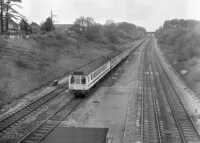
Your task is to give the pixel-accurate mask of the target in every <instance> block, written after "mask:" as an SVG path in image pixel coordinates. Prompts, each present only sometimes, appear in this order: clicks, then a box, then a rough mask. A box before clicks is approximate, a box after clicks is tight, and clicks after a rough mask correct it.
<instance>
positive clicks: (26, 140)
mask: <svg viewBox="0 0 200 143" xmlns="http://www.w3.org/2000/svg"><path fill="white" fill-rule="evenodd" d="M83 100H84V99H80V98H73V99H72V100H71V101H70V102H67V103H65V104H64V105H63V106H62V107H60V108H59V109H58V110H57V112H55V113H54V114H53V115H52V116H50V117H48V118H47V119H46V120H45V121H43V122H42V123H41V124H40V125H38V126H37V127H36V128H35V129H33V130H32V131H31V132H30V133H29V134H27V135H26V136H25V137H23V138H22V139H21V140H20V141H18V142H17V143H39V142H40V141H41V140H42V139H44V138H45V137H46V136H47V135H48V134H49V133H50V132H51V131H52V130H53V129H54V128H56V127H57V125H59V124H60V123H61V121H62V120H63V119H64V118H65V117H66V116H68V115H69V114H70V113H71V112H72V111H74V110H75V109H76V107H77V106H78V105H79V104H80V103H81V102H82V101H83Z"/></svg>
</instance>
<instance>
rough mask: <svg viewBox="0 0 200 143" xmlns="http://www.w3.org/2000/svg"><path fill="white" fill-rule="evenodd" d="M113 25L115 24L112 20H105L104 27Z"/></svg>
mask: <svg viewBox="0 0 200 143" xmlns="http://www.w3.org/2000/svg"><path fill="white" fill-rule="evenodd" d="M114 23H115V22H114V21H113V20H112V19H108V20H106V22H105V25H111V24H114Z"/></svg>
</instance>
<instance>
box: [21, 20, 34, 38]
mask: <svg viewBox="0 0 200 143" xmlns="http://www.w3.org/2000/svg"><path fill="white" fill-rule="evenodd" d="M19 25H20V29H21V30H22V31H23V32H24V33H25V34H26V35H27V34H30V33H32V29H31V27H30V25H29V24H28V22H27V21H26V20H25V19H22V20H21V22H20V24H19Z"/></svg>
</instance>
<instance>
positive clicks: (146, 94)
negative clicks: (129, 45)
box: [140, 43, 162, 143]
mask: <svg viewBox="0 0 200 143" xmlns="http://www.w3.org/2000/svg"><path fill="white" fill-rule="evenodd" d="M148 46H149V43H148V44H147V45H146V48H145V50H144V53H143V54H142V56H143V58H142V59H143V61H142V62H143V67H142V71H143V72H142V94H141V95H142V96H141V122H140V127H141V132H140V133H141V135H140V140H141V142H142V143H145V142H152V143H156V142H159V143H161V142H162V140H161V132H160V124H159V116H158V109H157V103H156V99H155V95H154V94H155V91H154V90H155V87H154V84H153V83H152V80H153V79H152V77H153V75H152V72H151V66H150V65H149V58H148V57H149V50H148Z"/></svg>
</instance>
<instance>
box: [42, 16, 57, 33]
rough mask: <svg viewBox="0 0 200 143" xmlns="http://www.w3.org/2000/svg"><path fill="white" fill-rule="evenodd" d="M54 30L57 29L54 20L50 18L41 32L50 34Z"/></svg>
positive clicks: (44, 23)
mask: <svg viewBox="0 0 200 143" xmlns="http://www.w3.org/2000/svg"><path fill="white" fill-rule="evenodd" d="M54 29H55V27H54V25H53V20H52V18H51V17H48V18H47V19H46V21H45V22H43V23H42V24H41V29H40V30H41V31H44V32H50V31H52V30H54Z"/></svg>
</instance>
